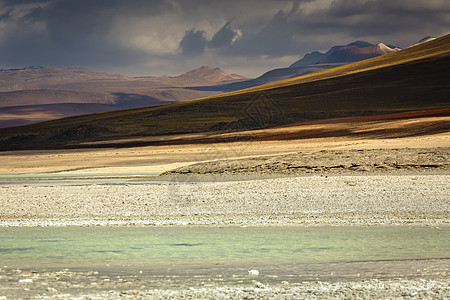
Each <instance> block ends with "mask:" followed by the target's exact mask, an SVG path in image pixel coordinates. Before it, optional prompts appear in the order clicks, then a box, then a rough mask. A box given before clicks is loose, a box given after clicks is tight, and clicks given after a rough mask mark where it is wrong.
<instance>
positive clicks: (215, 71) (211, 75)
mask: <svg viewBox="0 0 450 300" xmlns="http://www.w3.org/2000/svg"><path fill="white" fill-rule="evenodd" d="M178 77H179V78H187V77H193V78H197V79H203V80H206V81H209V82H221V81H231V80H243V79H247V78H245V77H244V76H241V75H237V74H230V73H227V72H225V71H224V70H222V69H220V68H211V67H209V66H201V67H200V68H198V69H195V70H191V71H189V72H186V73H184V74H182V75H180V76H178Z"/></svg>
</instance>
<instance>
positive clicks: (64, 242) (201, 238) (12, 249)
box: [0, 226, 450, 276]
mask: <svg viewBox="0 0 450 300" xmlns="http://www.w3.org/2000/svg"><path fill="white" fill-rule="evenodd" d="M448 249H450V228H445V227H444V228H440V229H437V228H429V227H404V226H402V227H392V226H389V227H359V226H354V227H351V226H349V227H309V228H305V227H248V228H241V227H223V228H221V227H62V228H1V229H0V263H1V266H0V267H3V266H7V267H8V268H23V269H36V270H41V269H49V270H50V269H58V268H59V269H60V268H70V269H78V270H89V269H90V270H93V269H108V268H109V269H111V270H116V271H117V270H145V272H147V273H148V272H150V273H153V274H167V273H168V272H169V273H170V272H175V273H176V272H178V273H183V274H185V273H192V274H194V273H200V274H203V273H205V272H211V271H215V272H219V271H222V272H225V273H236V272H237V273H239V274H243V273H245V272H246V271H247V270H250V269H258V270H260V271H262V272H265V273H266V274H271V275H273V276H278V275H280V276H282V275H283V274H284V275H286V274H288V273H289V274H296V273H299V272H303V271H305V270H308V272H310V273H311V274H310V275H311V276H314V274H332V273H333V272H335V273H341V274H342V275H345V274H347V273H348V274H350V273H352V274H353V273H355V274H356V272H361V270H356V269H355V270H351V269H352V268H361V266H363V265H364V266H365V267H363V269H364V268H365V269H364V270H366V271H370V272H372V271H371V270H368V269H367V266H370V265H372V266H374V265H375V264H376V263H378V267H377V268H378V269H379V268H380V267H379V266H384V267H383V268H387V269H386V270H384V271H389V268H392V266H394V265H397V267H398V268H406V267H407V265H408V264H410V265H411V266H410V267H411V268H414V266H413V265H414V264H416V263H414V262H417V261H422V263H426V261H430V262H431V261H441V262H445V263H447V264H448V259H449V257H450V253H449V251H448ZM351 266H354V267H351ZM358 266H359V267H358ZM383 268H381V269H379V270H378V269H377V270H376V271H377V272H378V273H380V272H384V271H383V270H382V269H383ZM369 269H370V268H369ZM302 270H303V271H302ZM364 270H362V271H364ZM330 272H331V273H330ZM402 272H403V271H402V270H400V269H399V270H398V272H397V273H400V274H401V273H402ZM408 272H409V271H408Z"/></svg>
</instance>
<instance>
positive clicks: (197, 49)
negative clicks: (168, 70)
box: [180, 29, 207, 55]
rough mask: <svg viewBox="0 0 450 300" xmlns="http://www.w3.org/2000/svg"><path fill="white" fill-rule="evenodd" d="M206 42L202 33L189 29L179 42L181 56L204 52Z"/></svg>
mask: <svg viewBox="0 0 450 300" xmlns="http://www.w3.org/2000/svg"><path fill="white" fill-rule="evenodd" d="M206 42H207V40H206V38H205V32H204V31H202V30H198V31H197V30H195V29H191V30H188V31H186V33H185V35H184V37H183V39H182V40H181V42H180V48H181V51H182V52H183V54H187V55H199V54H202V53H203V51H205V47H206Z"/></svg>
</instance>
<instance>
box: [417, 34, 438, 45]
mask: <svg viewBox="0 0 450 300" xmlns="http://www.w3.org/2000/svg"><path fill="white" fill-rule="evenodd" d="M435 39H436V38H435V37H434V36H426V37H424V38H423V39H421V40H420V41H418V42H417V43H415V45H418V44H422V43H426V42H429V41H432V40H435Z"/></svg>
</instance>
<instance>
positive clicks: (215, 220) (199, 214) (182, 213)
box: [0, 175, 450, 226]
mask: <svg viewBox="0 0 450 300" xmlns="http://www.w3.org/2000/svg"><path fill="white" fill-rule="evenodd" d="M449 182H450V175H371V176H324V175H322V176H317V175H315V176H304V177H290V178H272V179H261V180H247V181H228V182H220V181H212V182H192V183H189V182H187V183H161V184H137V185H83V186H58V185H57V183H55V184H56V185H54V186H50V185H49V186H32V185H30V186H24V185H8V186H2V187H0V226H71V225H74V226H89V225H91V226H92V225H189V224H192V225H195V224H197V225H219V226H220V225H274V224H278V225H283V224H303V225H308V224H319V225H320V224H327V225H349V224H359V225H371V224H419V225H433V226H449V225H450V200H449V196H448V195H450V185H449Z"/></svg>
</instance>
